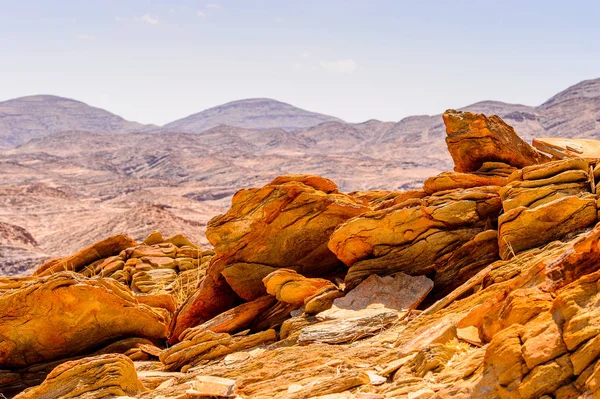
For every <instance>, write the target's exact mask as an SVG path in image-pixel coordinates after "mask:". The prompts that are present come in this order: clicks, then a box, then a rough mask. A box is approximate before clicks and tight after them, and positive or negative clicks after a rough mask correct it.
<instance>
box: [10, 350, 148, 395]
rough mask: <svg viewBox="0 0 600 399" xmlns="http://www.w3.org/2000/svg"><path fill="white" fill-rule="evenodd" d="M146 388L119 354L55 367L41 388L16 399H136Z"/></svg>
mask: <svg viewBox="0 0 600 399" xmlns="http://www.w3.org/2000/svg"><path fill="white" fill-rule="evenodd" d="M144 391H146V388H145V387H144V385H143V384H142V382H141V381H140V380H139V378H138V376H137V373H136V371H135V367H134V365H133V362H132V361H131V359H129V358H128V357H127V356H124V355H119V354H110V355H102V356H95V357H86V358H83V359H79V360H73V361H70V362H66V363H63V364H61V365H60V366H58V367H56V368H55V369H54V370H52V372H50V374H48V376H47V377H46V379H45V380H44V382H42V383H41V384H40V385H39V386H36V387H33V388H30V389H28V390H26V391H25V392H23V393H21V394H19V395H17V396H16V397H15V399H40V398H45V399H67V398H81V399H94V398H104V397H115V396H135V395H137V394H139V393H140V392H144Z"/></svg>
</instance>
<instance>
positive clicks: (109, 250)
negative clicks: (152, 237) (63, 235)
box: [33, 234, 137, 276]
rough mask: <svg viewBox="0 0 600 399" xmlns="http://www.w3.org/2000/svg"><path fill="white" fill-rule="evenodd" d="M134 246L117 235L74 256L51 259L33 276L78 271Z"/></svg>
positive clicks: (134, 244) (131, 240)
mask: <svg viewBox="0 0 600 399" xmlns="http://www.w3.org/2000/svg"><path fill="white" fill-rule="evenodd" d="M136 245H137V243H136V242H135V241H134V240H133V239H132V238H130V237H128V236H126V235H124V234H119V235H116V236H112V237H109V238H107V239H105V240H103V241H100V242H97V243H96V244H94V245H91V246H89V247H87V248H85V249H82V250H81V251H79V252H77V253H76V254H75V255H72V256H69V257H66V258H60V259H51V260H49V261H48V262H46V263H44V264H43V265H41V266H40V267H39V268H38V269H37V270H36V271H35V272H34V273H33V274H34V275H36V276H48V275H50V274H52V273H56V272H60V271H64V270H74V271H79V270H81V269H82V268H83V267H85V266H87V265H89V264H90V263H93V262H95V261H97V260H100V259H103V258H108V257H110V256H113V255H118V254H119V252H121V251H123V250H124V249H127V248H130V247H135V246H136Z"/></svg>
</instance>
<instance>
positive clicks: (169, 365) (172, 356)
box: [160, 327, 277, 371]
mask: <svg viewBox="0 0 600 399" xmlns="http://www.w3.org/2000/svg"><path fill="white" fill-rule="evenodd" d="M195 328H197V327H194V328H192V329H190V331H189V333H188V334H187V338H186V339H185V340H184V341H181V342H180V343H178V344H176V345H174V346H172V347H170V348H168V349H165V350H164V351H163V352H162V353H161V354H160V361H161V362H162V363H163V364H164V365H165V368H166V369H167V370H170V371H174V370H181V369H182V368H184V370H183V371H185V369H189V368H190V367H192V366H194V365H196V364H198V363H201V362H202V361H204V360H212V359H218V358H222V357H225V356H227V355H228V354H230V353H234V352H238V351H241V350H244V349H248V348H252V347H254V346H257V345H261V344H264V343H266V342H271V341H274V340H276V339H277V333H276V332H275V330H267V331H262V332H259V333H256V334H252V335H240V336H231V335H229V334H226V333H215V332H212V331H210V330H202V331H197V330H194V329H195ZM184 366H185V367H184Z"/></svg>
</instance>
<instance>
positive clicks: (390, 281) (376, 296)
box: [333, 273, 433, 310]
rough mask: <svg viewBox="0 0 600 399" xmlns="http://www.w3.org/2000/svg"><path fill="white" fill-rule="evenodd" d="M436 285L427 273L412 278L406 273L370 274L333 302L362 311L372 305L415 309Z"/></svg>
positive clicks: (340, 306)
mask: <svg viewBox="0 0 600 399" xmlns="http://www.w3.org/2000/svg"><path fill="white" fill-rule="evenodd" d="M432 288H433V282H432V281H431V280H430V279H428V278H427V277H425V276H416V277H412V276H409V275H407V274H404V273H396V274H394V275H391V276H386V277H380V276H378V275H376V274H373V275H371V276H369V277H368V278H367V279H366V280H364V281H363V282H361V283H360V284H359V285H358V286H356V288H354V289H353V290H352V291H350V292H349V293H348V294H346V296H344V297H343V298H339V299H336V300H335V301H334V302H333V303H334V305H335V306H337V307H338V308H342V309H352V310H360V309H365V308H367V307H369V306H370V305H373V304H381V305H383V306H384V307H386V308H387V309H395V310H406V309H415V308H416V307H417V306H418V305H419V303H421V301H422V300H423V299H424V298H425V297H426V296H427V294H428V293H429V291H431V289H432Z"/></svg>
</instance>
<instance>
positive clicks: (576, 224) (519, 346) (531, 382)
mask: <svg viewBox="0 0 600 399" xmlns="http://www.w3.org/2000/svg"><path fill="white" fill-rule="evenodd" d="M444 121H445V123H446V127H447V133H448V140H447V142H448V148H449V150H450V152H451V154H452V156H453V158H454V160H455V163H456V165H455V166H456V168H455V169H456V170H455V171H454V172H444V173H442V174H440V175H438V176H435V177H432V178H431V179H429V180H427V181H426V182H425V184H424V188H423V190H412V191H408V192H398V191H391V192H384V191H377V192H354V193H351V194H343V193H341V192H339V191H338V190H337V186H336V185H335V184H334V183H333V182H332V181H331V180H328V179H325V178H320V177H317V176H311V175H285V176H281V177H279V178H277V179H275V180H274V181H272V182H271V183H269V184H267V185H266V186H264V187H262V188H255V189H247V190H242V191H240V192H238V193H237V194H236V195H235V196H234V198H233V202H232V206H231V209H230V210H229V211H228V212H227V213H226V214H224V215H221V216H217V217H216V218H214V219H213V220H212V221H211V222H210V224H209V228H208V230H207V235H208V239H209V240H210V242H211V243H212V245H213V246H214V251H212V250H204V249H202V248H201V247H199V246H197V245H195V244H193V243H192V242H190V241H189V240H188V239H187V238H186V237H184V236H181V235H176V236H173V237H170V238H164V237H163V236H162V234H160V233H158V232H154V233H152V234H150V236H148V237H147V238H146V239H145V240H144V241H143V242H142V243H141V244H138V243H136V242H134V241H133V240H132V239H130V238H128V237H127V236H123V235H121V236H113V237H110V238H108V239H106V240H103V241H101V242H99V243H97V244H94V245H92V246H90V247H88V248H86V249H84V250H81V251H79V252H77V253H76V254H74V255H72V256H67V257H64V258H61V259H58V260H51V261H48V262H46V263H45V264H43V265H42V266H40V267H39V268H38V269H37V271H36V272H35V273H34V274H33V275H32V276H26V277H2V278H0V319H1V320H3V323H0V392H2V393H3V394H5V395H8V396H12V395H15V394H17V396H16V397H17V398H20V399H28V398H38V397H44V398H82V399H85V398H96V397H117V396H120V397H127V398H137V399H150V398H162V399H183V398H195V397H223V398H227V397H232V398H233V397H239V398H257V399H266V398H288V399H289V398H291V399H310V398H322V399H325V398H327V399H333V398H336V399H337V398H340V399H341V398H344V399H382V398H400V399H446V398H459V399H462V398H464V399H467V398H483V399H496V398H498V399H501V398H514V399H525V398H527V399H534V398H544V399H551V398H555V399H575V398H577V399H585V398H594V397H596V396H598V395H600V379H599V377H598V375H599V372H598V370H600V328H599V327H598V326H599V325H600V313H599V312H598V311H597V304H598V302H599V301H600V290H599V288H598V287H600V224H597V222H598V204H599V203H600V201H599V200H597V196H596V179H597V178H598V176H600V172H599V171H598V170H599V168H598V167H597V166H596V165H595V164H594V161H593V159H590V158H585V159H584V158H579V157H577V156H574V155H573V154H567V155H564V154H562V153H561V154H562V155H561V159H554V160H551V159H550V158H549V157H548V156H546V155H543V154H541V153H539V152H538V151H537V150H535V149H533V148H532V147H530V146H529V145H527V144H526V143H525V142H523V141H522V140H521V139H519V137H518V136H517V135H516V133H515V132H514V130H513V129H512V128H510V127H509V126H508V125H506V124H505V123H504V122H503V121H502V120H501V119H500V118H499V117H496V116H490V117H486V116H484V115H481V114H471V113H467V112H456V111H448V112H447V113H446V114H445V115H444Z"/></svg>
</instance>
